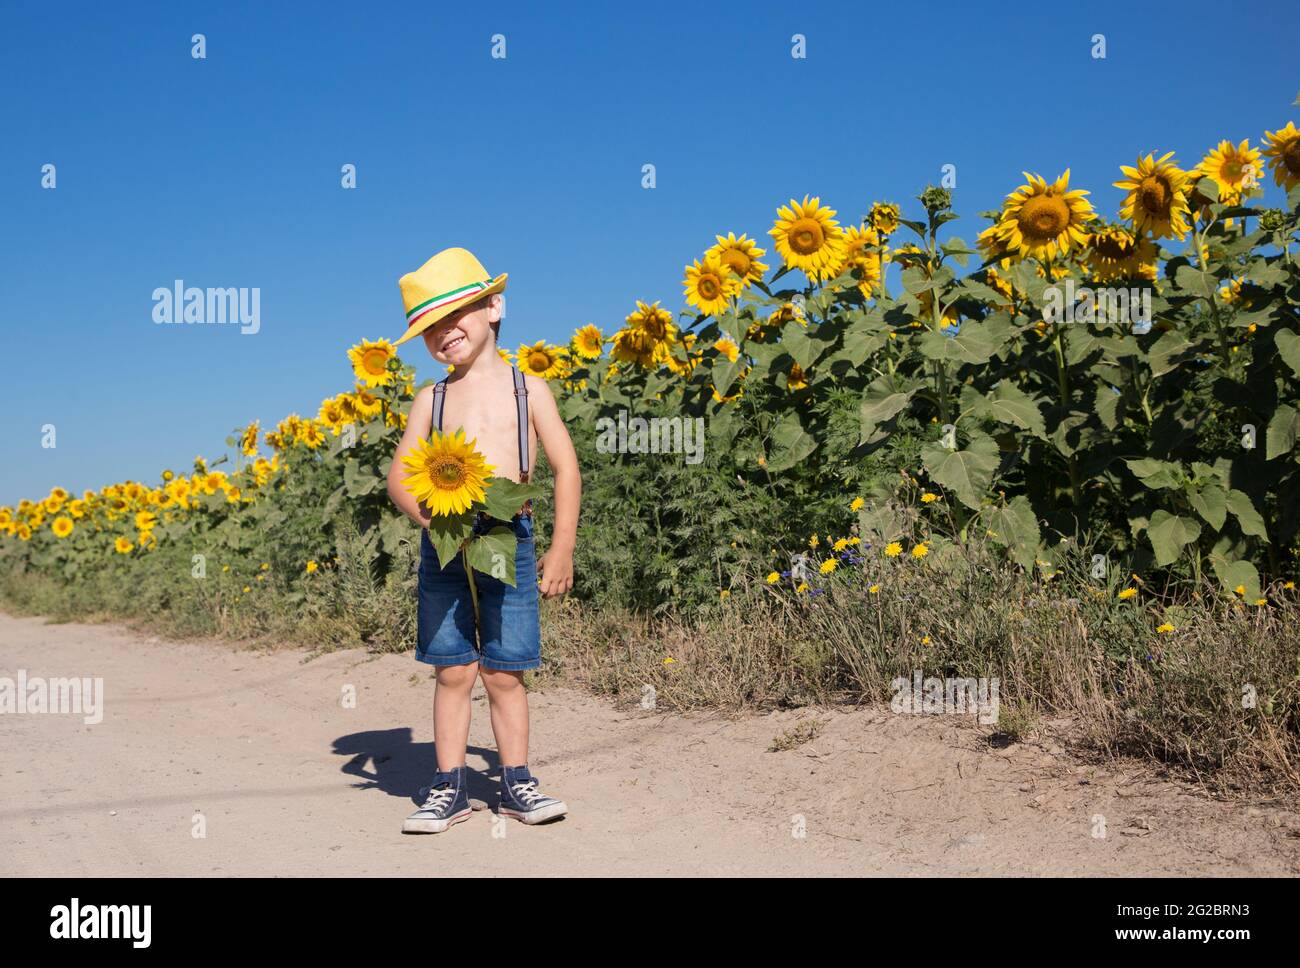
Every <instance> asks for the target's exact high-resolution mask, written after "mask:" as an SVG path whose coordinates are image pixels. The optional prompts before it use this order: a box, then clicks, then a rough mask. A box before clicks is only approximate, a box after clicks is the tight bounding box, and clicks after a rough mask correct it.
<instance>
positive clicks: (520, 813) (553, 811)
mask: <svg viewBox="0 0 1300 968" xmlns="http://www.w3.org/2000/svg"><path fill="white" fill-rule="evenodd" d="M568 812H569V808H568V807H567V806H566V805H565V803H564V801H563V800H557V799H555V797H548V796H547V795H546V794H544V793H542V792H541V791H540V790H538V789H537V777H535V776H533V775H532V774H531V773H529V772H528V767H527V766H513V767H511V766H508V767H506V768H505V770H504V772H503V773H502V775H501V803H500V805H499V806H498V807H497V814H498V815H499V816H502V817H514V818H515V819H516V820H521V821H523V822H524V823H527V824H534V823H541V822H542V821H543V820H551V819H554V818H555V817H563V816H564V815H565V814H566V813H568Z"/></svg>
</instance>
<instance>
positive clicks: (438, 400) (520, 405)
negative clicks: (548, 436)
mask: <svg viewBox="0 0 1300 968" xmlns="http://www.w3.org/2000/svg"><path fill="white" fill-rule="evenodd" d="M510 372H511V373H512V374H513V375H514V380H515V412H516V414H517V419H518V423H519V480H520V482H521V483H524V484H527V483H528V387H527V385H526V384H525V383H524V375H523V374H522V373H520V372H519V367H517V366H512V367H511V368H510ZM446 393H447V381H446V380H442V381H440V382H438V383H437V384H435V385H434V387H433V426H434V429H435V430H442V405H443V401H444V398H445V396H446ZM528 503H529V504H531V503H532V502H531V501H530V502H528Z"/></svg>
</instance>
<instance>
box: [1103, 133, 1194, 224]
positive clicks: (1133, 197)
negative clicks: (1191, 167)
mask: <svg viewBox="0 0 1300 968" xmlns="http://www.w3.org/2000/svg"><path fill="white" fill-rule="evenodd" d="M1173 156H1174V153H1173V152H1172V151H1169V152H1166V153H1165V154H1163V155H1161V156H1160V157H1159V158H1158V159H1157V158H1156V157H1155V154H1154V153H1152V154H1149V155H1147V156H1146V157H1145V158H1139V159H1138V163H1137V167H1136V168H1133V167H1130V166H1129V165H1120V166H1119V170H1120V171H1122V172H1123V173H1124V175H1125V179H1124V180H1123V181H1117V182H1115V187H1116V188H1122V189H1124V190H1125V191H1127V192H1128V194H1127V195H1126V196H1124V201H1123V202H1122V203H1121V204H1120V214H1121V215H1122V216H1124V218H1126V219H1129V220H1130V221H1132V222H1133V227H1134V228H1135V229H1136V230H1137V231H1138V233H1139V234H1140V233H1145V232H1149V233H1150V234H1151V236H1152V237H1153V238H1157V239H1182V238H1183V237H1185V236H1186V235H1187V232H1188V226H1187V215H1188V213H1189V208H1188V205H1187V190H1188V188H1189V186H1190V185H1191V177H1190V176H1189V174H1188V173H1187V172H1185V171H1183V170H1182V169H1181V168H1179V167H1178V165H1177V164H1176V163H1175V162H1172V161H1170V160H1169V159H1170V158H1172V157H1173Z"/></svg>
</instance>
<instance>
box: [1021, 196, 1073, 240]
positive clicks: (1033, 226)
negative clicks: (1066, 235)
mask: <svg viewBox="0 0 1300 968" xmlns="http://www.w3.org/2000/svg"><path fill="white" fill-rule="evenodd" d="M1069 220H1070V212H1069V209H1068V208H1066V205H1065V202H1063V201H1061V200H1060V199H1059V198H1052V197H1051V196H1041V197H1038V198H1031V199H1029V201H1027V202H1025V205H1024V208H1023V209H1022V210H1021V213H1020V230H1021V231H1022V232H1023V233H1024V234H1025V235H1028V236H1030V237H1031V238H1036V239H1051V238H1055V237H1056V236H1057V235H1059V234H1060V233H1061V231H1062V230H1063V229H1064V228H1065V226H1066V224H1067V223H1068V222H1069Z"/></svg>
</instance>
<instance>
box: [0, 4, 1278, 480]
mask: <svg viewBox="0 0 1300 968" xmlns="http://www.w3.org/2000/svg"><path fill="white" fill-rule="evenodd" d="M305 9H310V10H311V11H312V12H311V14H310V15H303V14H302V13H301V12H295V11H301V10H305ZM1238 15H1239V19H1237V20H1234V19H1233V18H1234V17H1237V16H1238ZM1298 26H1300V14H1297V13H1296V8H1295V7H1294V5H1293V4H1290V3H1283V2H1270V0H1263V2H1259V3H1255V4H1251V5H1248V6H1243V7H1240V8H1239V9H1238V8H1225V7H1224V6H1223V5H1222V4H1211V3H1208V2H1200V0H1189V2H1181V3H1176V4H1164V3H1148V4H1144V5H1142V6H1141V8H1140V9H1139V8H1136V7H1134V6H1133V5H1131V4H1128V3H1109V2H1106V3H1087V4H1082V3H1070V4H1065V3H1052V4H1042V5H1033V4H1031V5H1020V4H1015V5H1010V4H1008V5H1004V6H1001V7H998V8H994V7H992V6H990V5H986V4H978V5H976V4H968V3H967V4H951V5H948V4H943V3H927V4H897V5H885V4H864V3H842V4H841V3H833V4H832V3H810V4H790V3H768V2H757V3H746V4H700V3H680V4H678V3H668V2H657V3H653V4H606V3H600V4H597V3H589V4H588V3H576V4H546V5H539V4H535V3H525V2H504V3H495V4H492V5H490V6H488V5H484V6H478V5H470V4H459V5H450V4H434V3H429V2H427V0H426V2H420V3H387V2H386V3H382V4H373V3H372V4H366V3H329V2H325V3H314V4H312V5H311V6H310V7H309V8H308V7H306V6H304V5H300V4H271V3H262V2H226V3H221V4H198V3H185V2H167V3H131V4H125V5H122V4H102V3H94V4H91V3H75V4H69V3H59V2H50V3H44V4H39V5H38V4H22V5H20V6H19V5H11V6H10V7H8V8H7V9H6V11H5V12H4V13H3V14H2V15H0V84H2V85H3V90H4V91H5V95H4V97H3V99H0V131H2V132H3V137H2V138H0V287H2V288H3V293H4V297H5V298H4V299H3V301H2V302H0V330H2V332H3V339H4V347H5V353H4V357H5V360H6V363H7V364H8V365H6V366H5V367H4V379H3V380H2V381H0V412H3V414H4V420H3V423H2V424H0V503H5V504H7V503H13V502H15V501H16V500H18V499H19V498H21V497H33V498H37V497H41V496H43V495H44V494H45V493H46V492H47V491H48V490H49V488H50V487H52V486H54V485H56V484H58V485H61V486H64V487H68V488H70V489H73V490H75V491H80V490H81V489H83V488H86V487H99V486H100V485H102V484H106V483H112V482H114V481H118V480H122V479H127V478H133V479H143V480H154V479H156V475H157V474H158V472H159V471H161V470H162V469H163V468H164V467H178V468H179V467H184V466H187V465H188V464H189V462H190V461H191V460H192V459H193V458H194V456H195V455H197V454H203V455H205V456H208V457H213V456H216V455H217V454H219V453H220V452H222V451H223V450H224V449H225V446H224V443H223V442H224V439H225V437H226V435H227V434H228V433H229V432H230V430H231V429H232V428H233V427H234V426H236V425H242V424H245V423H247V422H248V421H249V420H251V419H254V418H259V419H261V420H262V421H263V424H264V425H265V424H266V423H268V422H271V423H273V422H274V421H276V420H278V419H279V418H281V417H283V416H284V415H285V414H287V413H290V412H298V413H300V414H303V415H307V414H314V413H315V412H316V409H317V407H318V405H319V402H320V400H321V399H322V398H323V397H326V396H329V395H332V394H334V393H336V392H338V391H339V390H342V389H346V388H347V387H348V386H349V385H350V372H349V369H348V365H347V361H346V358H345V356H344V353H345V351H346V349H347V347H349V346H351V345H353V344H354V343H355V342H356V341H358V340H359V339H361V338H363V337H365V338H375V337H379V336H388V337H390V338H395V337H396V336H397V335H399V334H400V332H401V331H402V328H403V317H402V306H401V300H400V297H399V294H398V289H397V278H398V276H400V275H401V274H402V273H404V272H407V271H409V270H412V269H414V268H416V267H418V266H419V265H420V264H421V263H422V262H424V261H425V259H427V258H428V257H429V256H430V255H432V254H433V253H434V252H435V251H437V250H438V249H441V248H444V247H446V246H449V245H462V246H465V247H467V248H469V249H471V250H473V251H474V252H475V253H476V254H477V255H478V256H479V258H480V259H481V260H482V261H483V262H484V264H485V265H486V267H487V269H488V270H489V271H490V272H492V273H494V274H495V273H500V272H508V273H509V274H510V283H509V289H508V290H507V296H508V309H507V317H506V321H505V324H504V327H503V331H502V338H503V342H504V343H505V344H506V345H507V346H510V347H511V348H513V347H515V346H517V345H518V344H519V342H521V341H523V340H525V339H527V340H530V341H531V340H536V339H541V338H547V339H553V340H558V339H562V338H565V337H567V335H568V334H569V333H570V332H571V331H572V330H573V329H574V328H575V327H576V326H578V325H581V324H583V323H587V322H594V323H597V324H598V325H600V326H601V327H602V328H603V329H605V330H606V331H608V330H610V329H612V328H614V327H616V326H617V325H619V324H620V323H621V322H622V320H623V318H624V317H625V316H626V315H627V313H628V312H629V311H631V310H632V309H633V308H634V300H635V299H637V298H640V299H645V300H648V301H649V300H655V299H659V300H662V301H663V304H664V305H666V306H668V307H669V308H671V309H672V310H673V311H674V312H676V311H677V310H678V309H680V308H681V307H682V301H681V293H682V286H681V279H682V267H683V265H684V264H685V263H687V262H689V261H690V260H691V259H694V258H697V257H698V256H699V255H700V253H701V252H702V251H703V250H704V249H705V248H707V247H708V246H709V245H710V244H711V243H712V242H713V239H714V235H715V234H716V233H718V232H722V233H725V232H727V231H734V232H736V233H737V234H739V233H741V232H748V233H749V235H750V236H751V237H755V236H758V237H760V238H761V239H765V240H766V241H764V242H760V244H762V245H763V246H764V248H766V249H768V251H769V255H770V256H775V253H774V252H773V251H772V247H771V245H770V241H771V240H770V238H768V237H767V236H766V232H767V230H768V228H770V227H771V223H772V219H773V216H774V213H775V209H776V208H777V206H779V205H781V204H785V203H786V202H787V201H788V200H789V199H790V198H791V197H797V198H802V197H803V196H804V195H805V194H813V195H820V196H821V198H822V199H823V201H824V202H826V203H828V204H830V205H831V206H832V207H834V208H836V209H837V210H839V212H840V218H841V220H842V221H855V220H857V219H858V218H860V217H861V216H862V214H863V213H864V212H865V211H866V209H867V208H868V207H869V205H870V203H871V202H872V201H873V200H875V199H892V200H895V201H900V202H904V203H906V204H907V205H909V206H910V207H911V211H912V213H913V217H915V212H916V210H917V206H916V203H915V202H914V201H913V199H914V196H915V195H916V194H917V193H918V192H919V191H920V190H921V189H922V188H924V187H925V185H926V184H927V183H929V182H938V180H939V178H940V168H941V166H943V165H945V164H953V165H956V166H957V188H956V192H955V203H956V209H957V211H958V212H959V213H960V214H961V215H962V216H963V219H962V221H960V222H957V223H954V226H953V231H954V232H955V233H956V234H960V235H963V236H964V237H966V238H968V239H970V238H973V237H974V235H975V233H976V232H977V231H978V230H979V229H980V228H981V227H982V225H983V223H982V222H981V221H980V220H979V219H978V218H977V213H978V212H979V211H981V210H984V209H989V208H994V207H996V206H997V205H998V203H999V202H1000V201H1001V199H1002V197H1003V196H1004V195H1005V194H1006V193H1007V192H1008V191H1010V190H1012V189H1013V188H1015V187H1016V185H1018V184H1019V183H1020V181H1021V178H1020V172H1021V171H1022V170H1025V169H1028V170H1030V171H1037V172H1039V173H1041V174H1043V175H1045V176H1047V177H1049V178H1053V177H1055V176H1056V175H1057V174H1059V172H1060V171H1061V170H1062V169H1064V168H1065V167H1067V166H1068V167H1070V168H1071V169H1072V178H1071V186H1072V187H1082V188H1088V189H1091V190H1092V192H1093V194H1092V196H1091V200H1092V201H1093V203H1094V204H1095V205H1096V206H1097V208H1098V209H1099V211H1101V212H1102V213H1104V214H1108V215H1113V214H1114V212H1115V209H1116V207H1117V205H1118V201H1119V197H1120V194H1121V193H1120V192H1119V190H1118V189H1115V188H1112V187H1111V182H1113V181H1115V180H1116V179H1117V178H1118V177H1119V171H1118V165H1119V164H1121V163H1123V164H1132V163H1133V161H1134V159H1135V157H1136V156H1137V155H1138V154H1139V153H1146V152H1148V151H1153V150H1162V151H1163V150H1171V149H1172V150H1176V151H1177V152H1178V159H1179V161H1180V162H1182V163H1183V164H1184V165H1191V164H1193V163H1195V162H1196V161H1197V160H1199V158H1200V156H1201V155H1202V154H1203V153H1204V151H1205V150H1206V149H1207V148H1209V147H1210V146H1212V145H1213V144H1214V143H1216V142H1217V141H1218V139H1220V138H1223V137H1227V138H1231V139H1233V140H1234V141H1236V140H1240V139H1241V138H1250V139H1251V143H1252V144H1254V145H1258V144H1259V141H1260V138H1261V135H1262V132H1263V131H1264V130H1265V129H1269V130H1273V129H1276V128H1277V127H1280V126H1282V125H1284V124H1285V123H1286V122H1287V121H1288V120H1297V119H1300V114H1297V109H1296V108H1294V107H1292V101H1293V100H1294V99H1295V97H1296V92H1297V88H1298V87H1300V71H1296V70H1295V69H1294V68H1295V64H1296V58H1295V46H1294V45H1295V37H1296V28H1297V27H1298ZM195 33H203V34H204V35H205V36H206V41H207V57H206V59H204V60H195V59H194V58H192V57H191V42H190V38H191V36H192V35H193V34H195ZM498 33H499V34H503V35H504V36H505V38H506V45H507V46H506V50H507V57H506V58H505V59H504V60H499V59H492V58H491V57H490V47H491V38H492V36H493V35H494V34H498ZM796 33H800V34H804V35H805V36H806V38H807V57H806V59H803V60H795V59H793V58H791V57H790V46H791V36H792V35H793V34H796ZM1096 33H1101V34H1104V35H1105V37H1106V45H1107V52H1106V53H1107V56H1106V58H1105V59H1104V60H1096V59H1094V58H1093V57H1092V56H1091V48H1092V41H1091V38H1092V36H1093V35H1094V34H1096ZM349 163H350V164H354V165H356V166H357V182H358V187H357V188H356V189H355V190H351V191H348V190H344V189H342V188H341V187H340V178H341V175H340V168H341V167H342V166H343V165H344V164H349ZM46 164H54V165H56V166H57V188H55V189H53V190H48V189H43V188H42V187H41V169H42V166H43V165H46ZM645 164H653V165H655V166H656V170H657V180H658V186H657V187H656V188H654V189H653V190H645V189H643V188H642V187H641V168H642V165H645ZM1269 185H1270V192H1271V197H1273V198H1274V199H1276V198H1278V197H1280V194H1279V193H1277V192H1276V191H1274V190H1273V189H1272V188H1271V180H1270V181H1269ZM765 261H769V263H770V264H772V265H777V264H779V259H778V258H770V259H768V260H765ZM176 279H183V280H184V281H185V283H186V285H189V286H199V287H205V288H206V287H227V286H233V287H250V288H251V287H258V288H260V290H261V329H260V332H258V333H257V334H256V335H241V334H240V332H239V331H238V329H236V328H235V327H229V326H208V327H187V326H161V325H156V324H155V323H154V322H153V321H152V318H151V313H152V309H153V303H152V293H153V291H154V289H155V288H158V287H170V286H171V285H172V283H173V281H174V280H176ZM402 349H403V350H404V351H405V352H404V354H403V356H404V358H405V359H407V360H408V361H410V362H415V363H417V364H418V366H419V371H420V376H421V377H422V378H423V377H434V376H437V375H438V374H439V371H440V369H441V368H440V367H438V366H437V365H436V364H434V363H433V362H432V361H431V360H429V359H428V357H427V356H422V354H423V353H424V350H423V347H422V345H421V344H420V343H419V342H414V343H412V344H407V345H406V346H404V347H403V348H402ZM47 424H53V425H54V426H55V428H56V432H57V446H56V447H54V448H52V449H50V448H43V447H42V446H41V442H42V427H43V426H44V425H47Z"/></svg>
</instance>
